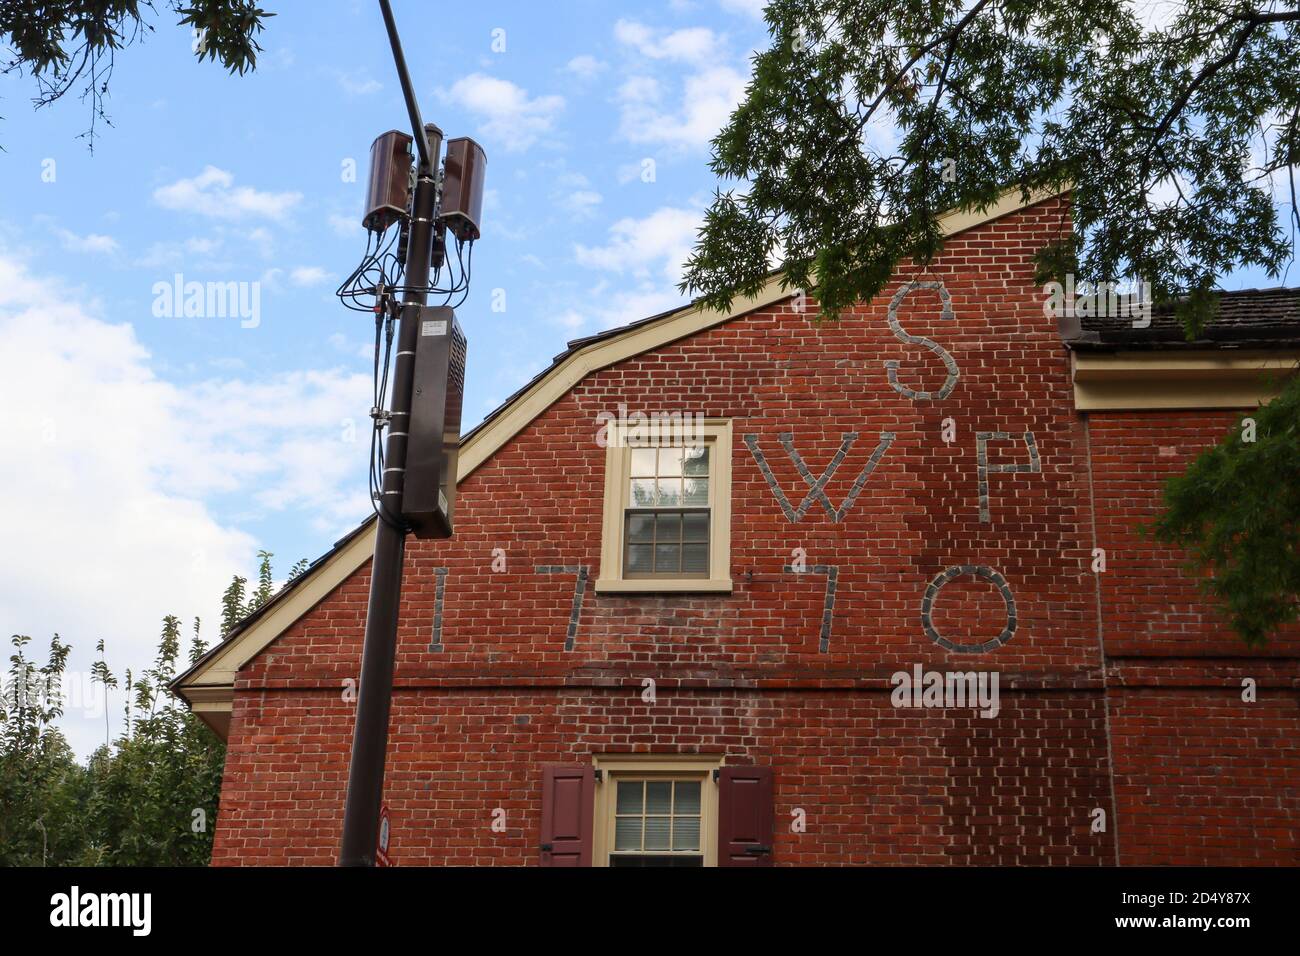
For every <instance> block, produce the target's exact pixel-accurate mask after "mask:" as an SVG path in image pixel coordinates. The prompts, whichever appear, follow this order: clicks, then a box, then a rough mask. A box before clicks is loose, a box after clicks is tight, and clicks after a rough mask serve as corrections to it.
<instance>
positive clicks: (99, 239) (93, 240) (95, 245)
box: [55, 229, 118, 253]
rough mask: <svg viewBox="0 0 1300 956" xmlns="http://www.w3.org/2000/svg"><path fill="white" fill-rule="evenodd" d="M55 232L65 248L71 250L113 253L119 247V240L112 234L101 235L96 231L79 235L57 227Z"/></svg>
mask: <svg viewBox="0 0 1300 956" xmlns="http://www.w3.org/2000/svg"><path fill="white" fill-rule="evenodd" d="M55 233H56V234H57V235H58V237H59V240H60V241H61V242H62V243H63V248H64V249H67V250H68V251H70V252H94V253H111V252H117V249H118V246H117V240H116V239H114V238H113V237H112V236H101V235H99V234H98V233H94V232H91V233H87V234H86V235H84V236H79V235H77V234H76V233H75V232H71V231H70V230H67V229H56V230H55Z"/></svg>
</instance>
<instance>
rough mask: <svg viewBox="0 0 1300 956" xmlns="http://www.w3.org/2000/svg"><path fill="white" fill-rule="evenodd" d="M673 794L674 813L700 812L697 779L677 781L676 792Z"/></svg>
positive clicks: (698, 783)
mask: <svg viewBox="0 0 1300 956" xmlns="http://www.w3.org/2000/svg"><path fill="white" fill-rule="evenodd" d="M675 796H676V802H675V804H674V806H673V812H674V813H694V814H698V813H699V812H700V782H699V781H698V780H695V781H690V780H679V781H677V792H676V794H675Z"/></svg>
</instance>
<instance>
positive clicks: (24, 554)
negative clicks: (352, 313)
mask: <svg viewBox="0 0 1300 956" xmlns="http://www.w3.org/2000/svg"><path fill="white" fill-rule="evenodd" d="M87 301H89V297H88V295H87V293H86V292H85V291H83V290H79V289H77V288H76V287H75V286H69V284H68V283H67V281H66V279H64V278H63V277H55V276H48V277H45V276H35V275H33V274H31V273H30V272H29V271H27V270H26V269H25V268H24V267H23V266H22V265H21V264H20V263H19V262H18V261H16V260H15V259H14V258H13V257H12V256H11V255H8V254H6V253H4V251H3V250H0V473H3V474H4V475H5V489H4V491H5V497H6V500H8V501H11V502H22V507H15V508H9V509H7V510H6V516H5V535H6V540H7V541H9V542H10V543H11V544H12V545H13V546H11V547H6V548H3V549H0V620H3V621H4V622H5V627H6V628H7V629H8V630H7V631H6V633H21V634H30V635H31V636H32V638H33V644H34V645H37V646H40V645H47V644H48V641H49V638H50V635H51V634H53V633H55V632H58V633H59V634H60V635H61V636H62V637H63V639H64V640H65V641H68V642H70V643H72V644H73V646H74V652H73V657H72V660H71V664H70V667H71V669H72V670H74V671H75V670H80V671H83V672H84V670H85V669H86V668H88V666H89V664H90V659H91V654H92V652H93V649H94V643H95V641H96V640H98V639H99V638H100V637H102V638H104V640H105V642H106V644H107V649H108V656H109V662H110V665H111V666H112V667H113V669H114V670H115V671H116V672H117V673H118V674H119V675H120V674H121V672H122V670H123V668H125V667H127V666H130V667H132V668H133V669H135V670H136V672H137V673H138V672H139V669H140V667H141V666H142V665H143V664H145V663H146V662H148V661H149V660H151V659H152V657H153V653H154V649H155V646H156V635H157V634H158V631H159V622H160V620H161V618H162V616H163V615H164V614H168V613H173V614H177V615H180V616H181V617H182V618H183V619H185V620H187V621H188V620H189V619H191V618H192V617H193V616H194V615H196V614H197V615H200V616H201V617H202V618H203V620H204V621H205V622H206V625H207V627H206V637H207V638H208V639H209V640H210V641H211V640H214V639H215V637H216V635H215V633H214V625H215V624H216V621H217V619H218V617H217V615H218V602H219V597H220V594H221V592H222V591H223V590H224V588H225V586H226V585H227V584H228V583H229V581H230V575H231V574H232V573H234V572H239V573H243V574H248V573H250V572H251V571H253V564H254V555H255V551H256V549H257V547H258V546H259V545H261V546H270V547H271V549H272V550H274V543H273V542H259V541H256V540H255V539H254V538H253V537H252V536H251V535H250V534H248V533H246V532H245V531H243V530H241V529H240V528H239V527H237V526H235V525H233V524H232V523H231V522H229V521H227V520H223V519H222V518H220V517H219V516H218V514H217V513H216V511H214V504H213V502H214V501H216V500H218V498H217V496H221V495H228V496H230V497H231V498H232V499H233V500H235V501H237V502H239V503H240V504H241V505H243V504H245V503H246V505H247V510H250V511H252V512H253V515H254V517H256V516H258V515H259V514H264V513H267V512H270V511H276V510H289V509H292V510H295V511H298V512H300V513H301V514H302V515H304V516H305V517H307V518H308V520H309V521H310V522H312V523H313V526H314V527H316V528H318V529H319V530H320V531H321V532H322V533H328V534H331V535H334V534H337V533H339V532H341V531H343V530H345V529H347V528H349V527H352V526H354V525H355V523H356V522H357V521H359V520H360V519H361V518H364V517H365V516H366V514H367V513H368V510H369V504H368V502H367V500H366V494H365V489H364V481H363V480H362V478H361V474H362V473H363V469H364V461H365V449H364V447H363V444H362V442H363V439H364V437H365V435H366V434H367V433H366V429H365V426H366V425H368V424H369V422H368V420H367V419H366V416H365V410H366V409H367V408H368V407H369V405H370V402H371V396H370V390H371V382H370V376H369V374H368V373H358V374H351V373H348V372H345V371H342V370H326V371H296V372H294V371H290V372H281V373H277V374H274V375H267V376H265V377H261V378H257V379H252V380H248V379H239V378H230V377H217V378H212V379H210V380H207V381H201V382H197V383H194V384H189V385H180V384H176V383H173V382H169V381H166V380H163V379H161V378H159V377H158V376H157V375H156V374H155V372H154V370H153V362H152V358H151V356H150V354H149V352H148V351H147V349H146V348H145V347H144V345H143V344H142V343H141V341H140V339H139V338H138V337H137V335H136V332H135V329H134V328H133V327H132V325H130V324H129V323H124V322H114V321H107V320H105V319H104V318H100V317H98V315H97V314H96V310H95V308H94V307H93V306H88V305H83V304H82V303H83V302H87ZM147 321H160V320H152V319H150V320H147ZM162 321H172V320H162ZM197 321H214V320H197ZM250 334H252V333H250ZM348 419H351V420H352V422H353V423H354V425H353V428H354V434H355V436H356V439H355V441H354V442H352V443H348V442H347V440H346V436H347V434H348V430H347V428H346V426H345V424H344V423H345V420H348ZM279 557H280V562H279V568H278V569H279V570H280V571H281V572H283V571H284V570H287V568H288V566H289V564H290V563H292V561H293V560H296V559H297V558H298V557H299V555H296V554H295V555H287V554H285V555H280V556H279ZM120 704H121V697H120V696H117V697H115V703H114V708H113V710H112V711H110V716H111V718H112V719H113V721H114V723H116V721H117V720H118V714H119V712H120V711H119V708H120ZM64 726H65V728H66V731H67V733H68V735H69V739H70V741H71V742H72V744H73V746H74V748H75V749H76V750H77V752H78V753H80V754H82V755H83V756H84V755H85V754H86V753H87V752H88V751H89V749H90V748H91V747H92V746H93V745H94V744H95V742H96V741H99V742H102V740H103V734H104V718H103V714H102V712H99V713H97V714H95V715H94V716H93V718H92V717H88V716H86V715H85V714H83V713H80V712H77V711H73V710H70V711H69V714H68V716H67V718H66V720H65V722H64ZM116 732H117V730H116V728H115V729H114V733H116Z"/></svg>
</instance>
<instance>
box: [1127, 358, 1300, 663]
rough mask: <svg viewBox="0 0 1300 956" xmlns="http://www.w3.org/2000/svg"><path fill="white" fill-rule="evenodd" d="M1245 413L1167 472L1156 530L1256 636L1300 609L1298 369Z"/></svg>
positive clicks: (1249, 636) (1237, 625)
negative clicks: (1175, 471) (1182, 467)
mask: <svg viewBox="0 0 1300 956" xmlns="http://www.w3.org/2000/svg"><path fill="white" fill-rule="evenodd" d="M1246 419H1249V421H1247V420H1245V419H1243V421H1242V422H1239V423H1238V424H1237V426H1236V427H1234V428H1233V429H1232V430H1231V431H1229V432H1228V434H1227V435H1226V436H1225V437H1224V439H1223V440H1222V441H1221V442H1220V443H1219V444H1218V445H1216V446H1215V447H1213V448H1211V449H1209V450H1207V451H1205V452H1203V453H1202V454H1201V455H1200V457H1198V458H1197V459H1196V460H1195V461H1193V462H1192V464H1191V465H1190V466H1189V467H1188V469H1187V471H1186V473H1184V474H1182V475H1176V476H1175V477H1173V478H1171V479H1170V480H1169V483H1168V486H1167V488H1166V491H1165V500H1166V502H1167V507H1166V509H1165V511H1164V513H1163V514H1161V515H1160V516H1159V518H1158V519H1157V520H1156V522H1155V523H1154V525H1153V527H1152V530H1153V531H1154V532H1155V535H1156V537H1157V538H1158V539H1159V540H1161V541H1164V542H1167V543H1169V544H1173V545H1178V546H1179V547H1182V548H1185V549H1186V550H1187V552H1188V553H1189V555H1190V561H1189V564H1190V567H1191V569H1192V570H1193V572H1194V573H1196V574H1198V575H1199V576H1201V577H1202V585H1203V587H1204V589H1205V590H1206V592H1208V593H1209V594H1211V595H1213V596H1214V597H1215V598H1217V599H1218V601H1219V602H1220V606H1221V607H1222V608H1223V610H1224V612H1225V613H1226V614H1227V616H1228V619H1229V621H1230V622H1231V623H1232V626H1233V628H1234V629H1235V630H1236V631H1237V632H1238V633H1239V634H1241V636H1242V637H1243V638H1244V639H1245V640H1246V642H1247V643H1248V644H1252V645H1260V644H1263V643H1265V641H1266V639H1267V637H1268V635H1269V634H1270V633H1272V632H1273V631H1275V630H1276V629H1277V628H1278V627H1280V626H1282V625H1283V624H1287V623H1289V622H1291V621H1294V620H1296V618H1297V617H1300V603H1297V600H1296V595H1297V594H1300V480H1297V471H1296V463H1297V462H1300V376H1293V377H1292V378H1291V380H1290V381H1289V382H1288V383H1287V385H1286V387H1285V388H1284V389H1283V390H1282V394H1281V395H1280V396H1278V397H1277V398H1275V399H1274V400H1273V401H1271V402H1269V403H1268V404H1267V405H1265V406H1263V407H1262V408H1260V409H1258V410H1256V411H1253V412H1251V413H1250V415H1249V416H1246ZM1252 425H1253V427H1252Z"/></svg>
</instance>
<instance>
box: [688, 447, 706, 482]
mask: <svg viewBox="0 0 1300 956" xmlns="http://www.w3.org/2000/svg"><path fill="white" fill-rule="evenodd" d="M708 473H709V446H708V445H697V446H696V447H694V448H688V449H686V455H685V459H684V461H683V462H682V474H685V475H695V476H700V475H707V474H708Z"/></svg>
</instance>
